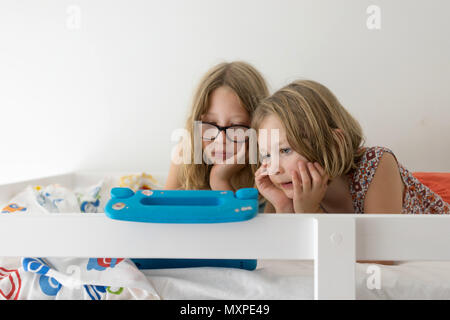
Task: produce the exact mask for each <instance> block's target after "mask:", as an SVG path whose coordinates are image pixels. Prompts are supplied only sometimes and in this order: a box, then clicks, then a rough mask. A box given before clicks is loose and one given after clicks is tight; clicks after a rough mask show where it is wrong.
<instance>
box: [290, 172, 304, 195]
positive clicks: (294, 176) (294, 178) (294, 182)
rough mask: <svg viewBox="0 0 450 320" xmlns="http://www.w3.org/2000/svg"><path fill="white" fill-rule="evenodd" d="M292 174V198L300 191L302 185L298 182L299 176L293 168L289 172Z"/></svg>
mask: <svg viewBox="0 0 450 320" xmlns="http://www.w3.org/2000/svg"><path fill="white" fill-rule="evenodd" d="M291 176H292V187H293V188H294V198H295V196H296V195H297V194H299V193H301V192H302V185H301V183H300V178H299V176H298V173H297V171H295V170H293V171H292V172H291Z"/></svg>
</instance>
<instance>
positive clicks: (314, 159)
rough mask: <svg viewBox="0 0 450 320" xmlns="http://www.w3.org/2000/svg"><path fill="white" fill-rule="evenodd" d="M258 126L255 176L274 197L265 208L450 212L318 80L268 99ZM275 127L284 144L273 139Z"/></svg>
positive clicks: (298, 84) (267, 194) (258, 114)
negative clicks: (373, 142) (366, 138)
mask: <svg viewBox="0 0 450 320" xmlns="http://www.w3.org/2000/svg"><path fill="white" fill-rule="evenodd" d="M252 127H253V128H255V129H256V130H257V131H258V146H259V149H260V154H261V155H262V165H261V166H260V168H259V169H258V170H257V171H256V173H255V176H256V177H255V180H256V186H257V188H258V190H259V192H260V194H262V196H263V197H264V198H265V199H266V200H267V201H268V203H267V205H266V208H265V211H264V212H267V213H269V212H276V213H412V214H421V213H423V214H442V213H450V205H449V204H448V203H446V202H444V201H443V200H442V198H441V197H440V196H439V195H438V194H437V193H435V192H433V191H432V190H430V189H429V188H428V187H426V186H425V185H423V184H422V183H421V182H420V181H419V180H417V179H416V178H415V177H414V176H413V175H412V174H411V173H410V172H409V171H408V170H407V169H405V168H404V167H403V166H402V165H401V164H400V163H398V162H397V159H396V157H395V156H394V154H393V152H392V151H391V150H389V149H387V148H384V147H364V146H363V133H362V130H361V127H360V125H359V124H358V122H357V121H356V120H355V119H354V118H353V117H352V116H351V115H350V114H349V113H348V112H347V111H346V110H345V109H344V107H342V105H341V104H340V103H339V101H338V100H337V98H336V97H335V96H334V95H333V93H331V91H330V90H329V89H327V88H326V87H325V86H323V85H321V84H319V83H317V82H314V81H308V80H299V81H295V82H293V83H291V84H289V85H287V86H285V87H284V88H282V89H280V90H278V91H277V92H276V93H274V94H273V95H272V96H270V97H268V98H266V99H264V100H263V101H262V102H261V103H260V105H259V106H258V108H257V110H256V111H255V113H254V116H253V121H252ZM262 129H265V130H267V131H266V133H267V134H266V135H264V136H263V135H262V134H261V130H262ZM272 130H278V133H279V141H271V136H272V135H271V131H272ZM265 137H266V138H265ZM263 138H264V139H263ZM274 140H277V139H274ZM275 147H277V149H275Z"/></svg>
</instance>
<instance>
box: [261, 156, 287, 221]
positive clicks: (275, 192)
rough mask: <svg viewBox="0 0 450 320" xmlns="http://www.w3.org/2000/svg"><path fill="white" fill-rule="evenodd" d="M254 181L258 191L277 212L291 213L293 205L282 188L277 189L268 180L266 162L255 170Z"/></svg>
mask: <svg viewBox="0 0 450 320" xmlns="http://www.w3.org/2000/svg"><path fill="white" fill-rule="evenodd" d="M255 182H256V187H257V188H258V191H259V193H261V195H262V196H263V197H264V198H266V199H267V201H269V202H270V203H271V204H272V205H273V206H274V208H275V210H276V212H277V213H292V212H294V206H293V203H292V200H291V199H289V198H288V197H287V196H286V195H285V194H284V192H283V191H282V190H280V189H278V188H277V187H276V186H275V185H274V184H273V183H272V181H271V180H270V177H269V173H268V171H267V164H263V165H262V166H261V167H260V168H259V169H258V170H257V171H256V172H255Z"/></svg>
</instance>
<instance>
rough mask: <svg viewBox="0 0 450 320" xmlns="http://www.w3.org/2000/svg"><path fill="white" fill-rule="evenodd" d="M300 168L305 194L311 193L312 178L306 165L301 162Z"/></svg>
mask: <svg viewBox="0 0 450 320" xmlns="http://www.w3.org/2000/svg"><path fill="white" fill-rule="evenodd" d="M298 168H299V171H300V176H301V178H302V185H303V192H310V191H311V177H310V176H309V173H308V170H307V168H306V165H305V163H303V162H301V161H300V162H299V164H298Z"/></svg>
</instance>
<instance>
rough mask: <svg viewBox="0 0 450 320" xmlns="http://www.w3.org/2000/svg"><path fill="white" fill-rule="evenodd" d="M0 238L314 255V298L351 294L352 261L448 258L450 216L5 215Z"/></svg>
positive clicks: (172, 252) (18, 247)
mask: <svg viewBox="0 0 450 320" xmlns="http://www.w3.org/2000/svg"><path fill="white" fill-rule="evenodd" d="M0 189H1V188H0ZM0 191H1V190H0ZM99 239H101V241H99ZM0 243H1V244H2V245H1V246H0V256H30V257H109V258H205V259H281V260H284V259H286V260H296V259H298V260H314V262H315V263H314V287H315V288H314V297H315V299H355V262H356V261H361V260H369V261H380V260H388V261H389V260H392V261H407V260H429V261H443V260H450V250H449V249H450V248H449V247H450V245H449V244H450V216H446V215H392V214H364V215H356V214H259V215H258V216H257V217H255V218H254V219H251V220H249V221H244V222H233V223H217V224H163V223H138V222H127V221H116V220H112V219H109V218H107V217H106V216H105V215H104V214H102V213H100V214H85V213H83V214H54V215H53V214H47V215H29V216H27V215H7V214H5V215H0Z"/></svg>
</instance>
